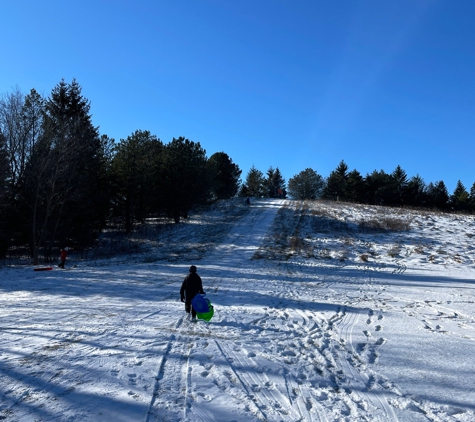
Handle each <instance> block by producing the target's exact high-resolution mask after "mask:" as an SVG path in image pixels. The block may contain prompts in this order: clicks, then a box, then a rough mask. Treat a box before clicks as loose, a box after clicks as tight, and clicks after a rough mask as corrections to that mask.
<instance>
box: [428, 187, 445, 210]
mask: <svg viewBox="0 0 475 422" xmlns="http://www.w3.org/2000/svg"><path fill="white" fill-rule="evenodd" d="M448 202H449V191H448V190H447V187H446V186H445V183H444V181H443V180H440V181H438V182H435V183H432V182H431V183H429V185H428V186H427V205H428V206H429V207H435V208H437V209H439V210H446V209H447V207H448Z"/></svg>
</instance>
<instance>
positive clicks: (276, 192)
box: [265, 166, 286, 198]
mask: <svg viewBox="0 0 475 422" xmlns="http://www.w3.org/2000/svg"><path fill="white" fill-rule="evenodd" d="M265 185H266V190H267V196H268V197H269V198H285V196H286V190H285V179H284V178H283V177H282V174H281V172H280V170H279V167H277V168H275V169H274V168H273V167H272V166H271V167H269V170H267V179H266V181H265Z"/></svg>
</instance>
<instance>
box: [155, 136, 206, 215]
mask: <svg viewBox="0 0 475 422" xmlns="http://www.w3.org/2000/svg"><path fill="white" fill-rule="evenodd" d="M207 161H208V160H207V158H206V151H205V150H204V149H203V148H201V145H200V143H199V142H193V141H190V140H188V139H185V138H184V137H180V138H178V139H175V138H173V140H172V142H170V143H169V144H167V145H165V148H164V154H163V167H162V175H163V183H162V186H163V198H164V200H163V201H164V208H165V210H166V212H167V214H168V215H169V216H170V217H173V218H174V220H175V223H179V222H180V218H181V217H183V218H187V217H188V213H189V211H190V210H191V208H192V207H193V206H194V205H197V204H200V203H204V202H205V201H206V200H207V199H208V197H209V194H210V184H209V178H208V174H209V173H208V171H207V166H206V164H207Z"/></svg>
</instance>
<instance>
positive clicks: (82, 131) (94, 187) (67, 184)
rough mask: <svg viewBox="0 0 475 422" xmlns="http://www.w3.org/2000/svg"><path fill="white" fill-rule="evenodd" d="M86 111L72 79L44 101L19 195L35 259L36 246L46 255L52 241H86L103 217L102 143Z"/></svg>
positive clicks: (97, 228) (86, 107)
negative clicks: (39, 129)
mask: <svg viewBox="0 0 475 422" xmlns="http://www.w3.org/2000/svg"><path fill="white" fill-rule="evenodd" d="M89 110H90V103H89V101H88V100H87V99H85V98H84V97H83V96H82V94H81V87H80V86H79V84H78V83H77V82H76V81H75V80H73V81H72V83H71V84H68V83H66V82H65V81H64V80H62V81H61V82H60V83H59V84H58V85H57V86H56V87H55V88H54V89H53V90H52V92H51V96H50V98H48V100H47V101H46V103H45V114H44V120H43V128H42V133H41V137H40V138H39V139H38V140H37V141H36V143H35V144H34V148H33V149H32V154H31V157H30V159H29V161H28V165H27V169H26V171H25V183H24V186H23V195H22V199H23V204H24V205H25V206H26V208H29V210H30V211H29V215H30V217H29V220H30V227H31V233H32V236H31V245H32V255H33V256H34V258H35V261H37V258H38V248H39V247H41V246H46V250H45V255H49V256H51V253H52V250H51V248H52V246H53V245H55V244H56V243H55V242H59V243H60V244H64V243H66V242H76V243H77V244H78V245H79V246H86V245H88V244H91V242H92V241H93V239H94V237H95V235H97V233H98V232H99V230H100V222H101V221H103V219H104V218H103V215H102V213H103V212H104V210H105V209H107V206H106V204H104V202H105V201H106V200H107V198H106V197H105V196H104V195H103V192H101V191H100V190H99V189H100V188H101V187H102V184H101V183H100V182H99V177H100V173H101V167H102V165H103V160H102V158H103V152H102V150H101V149H102V144H101V140H100V138H99V134H98V129H97V128H96V127H94V126H93V124H92V121H91V116H90V114H89Z"/></svg>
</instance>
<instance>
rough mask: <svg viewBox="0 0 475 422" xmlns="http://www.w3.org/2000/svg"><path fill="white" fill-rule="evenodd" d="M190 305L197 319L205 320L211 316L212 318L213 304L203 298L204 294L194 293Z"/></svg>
mask: <svg viewBox="0 0 475 422" xmlns="http://www.w3.org/2000/svg"><path fill="white" fill-rule="evenodd" d="M191 305H192V306H193V309H194V310H195V311H196V316H197V317H198V319H204V320H205V321H209V320H210V319H211V318H213V315H214V308H213V305H211V301H210V300H209V299H207V298H205V297H204V296H202V295H196V296H195V297H194V298H193V299H192V301H191Z"/></svg>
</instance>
